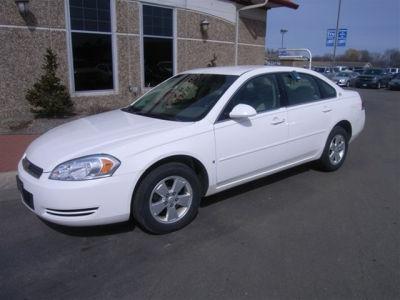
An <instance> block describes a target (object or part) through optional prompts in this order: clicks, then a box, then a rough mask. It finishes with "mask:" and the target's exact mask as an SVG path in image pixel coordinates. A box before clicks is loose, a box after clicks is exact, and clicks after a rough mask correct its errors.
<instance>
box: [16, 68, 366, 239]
mask: <svg viewBox="0 0 400 300" xmlns="http://www.w3.org/2000/svg"><path fill="white" fill-rule="evenodd" d="M364 122H365V111H364V106H363V104H362V100H361V98H360V95H359V94H358V93H357V92H355V91H348V90H343V89H342V88H340V87H338V86H336V85H335V84H333V83H332V82H331V81H329V80H327V79H326V78H325V77H324V76H321V75H320V74H318V73H316V72H313V71H310V70H306V69H301V68H292V67H264V66H240V67H215V68H204V69H197V70H191V71H186V72H183V73H181V74H178V75H176V76H174V77H172V78H170V79H168V80H166V81H165V82H163V83H161V84H160V85H158V86H157V87H155V88H153V89H152V90H150V91H149V92H147V93H146V94H144V95H143V96H142V97H140V98H139V99H138V100H136V101H135V102H134V103H133V104H131V105H129V106H127V107H125V108H123V109H117V110H114V111H110V112H106V113H103V114H98V115H94V116H90V117H85V118H82V119H79V120H75V121H72V122H70V123H67V124H64V125H62V126H60V127H57V128H54V129H52V130H50V131H48V132H47V133H45V134H44V135H42V136H41V137H39V138H38V139H36V140H35V141H34V142H33V143H32V144H31V145H30V146H29V147H28V149H27V150H26V152H25V154H24V155H23V157H22V159H21V161H20V162H19V164H18V177H17V182H18V187H19V190H20V191H21V195H22V201H23V203H24V204H25V205H26V207H27V208H28V209H30V210H31V211H32V212H34V213H35V214H37V215H38V216H39V217H41V218H43V219H45V220H47V221H50V222H54V223H58V224H63V225H69V226H86V225H100V224H107V223H115V222H121V221H127V220H129V219H130V218H131V217H133V219H134V220H135V221H136V222H138V224H140V225H141V226H142V227H143V228H145V229H147V230H148V231H150V232H154V233H158V234H160V233H167V232H171V231H174V230H178V229H180V228H182V227H184V226H186V225H187V224H189V223H190V222H191V221H192V220H193V219H194V218H195V217H196V215H197V211H198V207H199V204H200V200H201V198H202V197H203V196H205V195H212V194H215V193H218V192H221V191H223V190H226V189H229V188H232V187H234V186H237V185H240V184H243V183H246V182H249V181H252V180H255V179H257V178H260V177H263V176H266V175H269V174H272V173H276V172H279V171H281V170H284V169H288V168H291V167H293V166H296V165H300V164H303V163H306V162H310V161H318V163H319V165H320V166H321V168H322V169H323V170H326V171H335V170H337V169H339V168H340V167H341V166H342V165H343V163H344V161H345V158H346V155H347V152H348V148H349V143H350V142H351V141H352V140H354V139H355V138H356V137H357V136H358V135H359V134H360V132H361V131H362V129H363V127H364ZM332 183H334V179H333V178H332Z"/></svg>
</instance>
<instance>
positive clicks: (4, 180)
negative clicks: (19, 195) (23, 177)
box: [0, 171, 17, 191]
mask: <svg viewBox="0 0 400 300" xmlns="http://www.w3.org/2000/svg"><path fill="white" fill-rule="evenodd" d="M16 175H17V171H11V172H1V173H0V191H3V190H10V189H16V188H17V182H16V180H15V176H16Z"/></svg>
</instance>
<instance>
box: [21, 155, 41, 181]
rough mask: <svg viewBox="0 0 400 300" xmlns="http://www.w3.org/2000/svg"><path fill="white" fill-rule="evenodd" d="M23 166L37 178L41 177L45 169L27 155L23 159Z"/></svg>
mask: <svg viewBox="0 0 400 300" xmlns="http://www.w3.org/2000/svg"><path fill="white" fill-rule="evenodd" d="M22 166H23V167H24V170H25V171H26V172H28V173H29V174H31V175H32V176H33V177H35V178H39V177H40V176H41V175H42V173H43V169H42V168H40V167H38V166H36V165H35V164H33V163H31V162H30V161H29V160H28V159H27V158H26V157H25V158H24V159H23V160H22Z"/></svg>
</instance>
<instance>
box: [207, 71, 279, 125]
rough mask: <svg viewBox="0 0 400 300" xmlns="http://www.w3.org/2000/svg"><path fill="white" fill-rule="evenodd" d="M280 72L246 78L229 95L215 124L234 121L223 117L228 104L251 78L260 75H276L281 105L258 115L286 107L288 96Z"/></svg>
mask: <svg viewBox="0 0 400 300" xmlns="http://www.w3.org/2000/svg"><path fill="white" fill-rule="evenodd" d="M279 73H280V72H273V73H263V74H257V75H254V76H252V77H250V78H248V79H246V80H245V81H244V82H243V83H242V84H241V85H240V86H239V87H238V88H237V89H236V91H235V92H234V93H233V95H232V96H230V97H229V100H228V101H226V103H225V105H224V107H223V108H222V109H221V111H220V112H219V114H218V117H217V118H216V121H215V122H214V124H218V123H223V122H227V121H232V119H230V118H227V119H221V117H222V114H223V113H224V111H225V109H226V108H227V107H228V105H229V104H230V103H231V101H232V100H233V98H234V97H235V96H236V95H237V94H238V93H239V91H240V90H241V89H242V88H243V87H244V86H245V85H246V84H247V83H248V82H249V81H251V80H253V79H255V78H258V77H262V76H265V75H271V76H275V79H276V85H277V88H278V91H279V94H280V99H279V107H275V108H272V109H268V110H265V111H262V112H259V113H257V115H256V116H260V115H262V114H265V113H270V112H273V111H275V110H279V109H281V108H283V107H286V104H287V96H286V92H285V91H284V90H282V85H281V82H280V80H281V78H280V76H278V75H279ZM256 116H255V117H256Z"/></svg>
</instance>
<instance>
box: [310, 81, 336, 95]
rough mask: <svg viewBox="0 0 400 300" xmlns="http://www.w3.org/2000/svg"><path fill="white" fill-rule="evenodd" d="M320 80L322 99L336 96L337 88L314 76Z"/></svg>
mask: <svg viewBox="0 0 400 300" xmlns="http://www.w3.org/2000/svg"><path fill="white" fill-rule="evenodd" d="M314 78H315V80H316V81H317V82H318V84H319V87H320V89H321V93H322V99H329V98H336V90H335V89H334V88H333V87H332V86H330V85H329V84H328V83H326V82H325V81H323V80H321V79H319V78H316V77H314Z"/></svg>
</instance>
